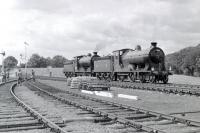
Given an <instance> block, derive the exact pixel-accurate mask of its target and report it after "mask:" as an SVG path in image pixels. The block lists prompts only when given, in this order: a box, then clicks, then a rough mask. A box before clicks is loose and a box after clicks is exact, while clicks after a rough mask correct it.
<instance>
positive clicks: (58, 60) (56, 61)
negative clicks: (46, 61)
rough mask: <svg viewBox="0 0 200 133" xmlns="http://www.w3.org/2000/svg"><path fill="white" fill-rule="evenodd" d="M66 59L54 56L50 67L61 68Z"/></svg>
mask: <svg viewBox="0 0 200 133" xmlns="http://www.w3.org/2000/svg"><path fill="white" fill-rule="evenodd" d="M66 61H67V59H66V58H65V57H63V56H61V55H56V56H54V57H53V58H52V67H63V66H64V63H65V62H66Z"/></svg>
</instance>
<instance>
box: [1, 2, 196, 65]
mask: <svg viewBox="0 0 200 133" xmlns="http://www.w3.org/2000/svg"><path fill="white" fill-rule="evenodd" d="M199 5H200V0H1V1H0V52H1V51H5V52H6V55H7V56H8V55H12V56H15V57H16V58H17V59H19V58H20V54H21V53H22V54H24V46H25V45H24V42H25V41H26V42H27V43H29V46H28V56H29V57H30V56H31V54H32V53H38V54H39V55H42V56H44V57H47V56H50V57H52V56H54V55H57V54H59V55H63V56H65V57H66V58H68V59H71V58H72V57H73V56H76V55H80V54H86V53H88V52H92V51H94V49H96V50H98V51H100V54H104V55H106V54H109V53H111V52H112V51H113V50H116V49H120V48H134V47H135V45H138V44H139V45H141V46H142V48H148V47H149V46H150V42H151V41H157V42H158V45H159V47H161V48H162V49H164V51H165V53H167V54H168V53H172V52H174V51H178V50H180V49H181V48H184V47H187V46H195V45H197V44H198V43H200V40H199V39H200V6H199ZM0 59H1V57H0ZM0 61H1V60H0ZM0 64H1V63H0Z"/></svg>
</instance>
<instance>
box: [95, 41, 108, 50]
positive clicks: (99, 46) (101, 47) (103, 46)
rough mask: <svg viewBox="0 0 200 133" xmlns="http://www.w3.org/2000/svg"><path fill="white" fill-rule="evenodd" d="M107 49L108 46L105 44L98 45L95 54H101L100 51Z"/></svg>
mask: <svg viewBox="0 0 200 133" xmlns="http://www.w3.org/2000/svg"><path fill="white" fill-rule="evenodd" d="M105 48H106V44H105V43H104V44H102V43H98V44H96V46H95V49H94V51H95V52H99V51H100V50H103V49H105Z"/></svg>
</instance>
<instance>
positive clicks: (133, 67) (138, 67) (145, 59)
mask: <svg viewBox="0 0 200 133" xmlns="http://www.w3.org/2000/svg"><path fill="white" fill-rule="evenodd" d="M63 72H64V74H65V76H66V77H76V76H83V75H86V76H94V77H97V78H99V79H104V80H114V81H116V80H120V81H124V80H125V79H129V80H131V81H133V82H134V81H136V80H137V81H138V80H139V81H140V82H143V83H144V82H152V83H157V82H163V83H167V82H168V75H170V72H169V71H168V70H166V68H165V54H164V52H163V50H162V49H161V48H159V47H157V43H156V42H152V43H151V47H150V48H148V49H145V50H142V49H141V47H140V46H139V45H138V46H136V48H135V49H134V50H133V49H120V50H116V51H113V54H112V55H109V56H103V57H100V56H99V55H98V54H97V52H94V53H93V55H91V54H88V55H82V56H76V57H75V58H74V60H72V61H70V62H67V63H66V64H65V65H64V70H63Z"/></svg>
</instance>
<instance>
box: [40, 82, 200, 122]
mask: <svg viewBox="0 0 200 133" xmlns="http://www.w3.org/2000/svg"><path fill="white" fill-rule="evenodd" d="M40 81H41V82H43V83H46V84H48V85H51V86H53V87H56V88H59V89H62V90H67V89H69V87H67V84H66V83H65V82H62V81H48V80H40ZM70 90H72V91H75V92H78V93H81V92H80V91H78V90H76V89H70ZM111 93H113V94H114V96H115V97H114V98H107V97H101V96H96V95H90V94H85V93H81V94H83V95H88V96H92V97H98V98H100V99H105V100H110V101H114V102H118V103H123V104H128V105H132V106H136V107H139V108H143V109H147V110H152V111H156V112H160V113H165V114H171V113H181V112H196V111H199V112H200V98H199V97H195V96H179V95H174V94H165V93H160V92H152V91H143V90H130V89H122V88H116V87H112V88H111ZM120 93H121V94H128V95H135V96H138V97H139V100H137V101H135V100H128V99H122V98H118V97H116V95H117V94H120ZM179 116H180V117H183V118H188V119H191V120H196V121H200V113H191V114H187V115H186V116H181V115H179Z"/></svg>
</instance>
